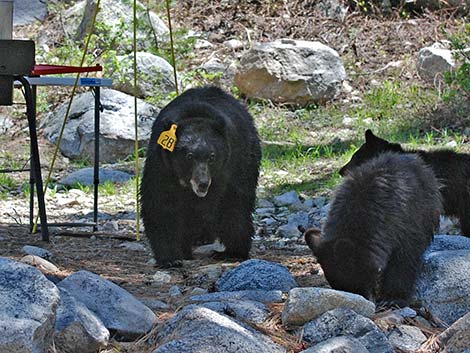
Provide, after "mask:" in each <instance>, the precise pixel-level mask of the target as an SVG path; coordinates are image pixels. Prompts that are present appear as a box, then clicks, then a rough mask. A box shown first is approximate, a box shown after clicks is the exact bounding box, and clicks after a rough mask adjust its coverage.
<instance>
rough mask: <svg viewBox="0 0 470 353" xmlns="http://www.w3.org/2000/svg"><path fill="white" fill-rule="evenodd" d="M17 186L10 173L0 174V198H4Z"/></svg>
mask: <svg viewBox="0 0 470 353" xmlns="http://www.w3.org/2000/svg"><path fill="white" fill-rule="evenodd" d="M17 187H18V184H17V181H16V180H15V179H13V178H12V177H11V176H10V175H8V174H5V173H1V174H0V198H2V199H5V198H6V197H7V196H8V195H9V193H10V191H11V190H13V189H16V188H17Z"/></svg>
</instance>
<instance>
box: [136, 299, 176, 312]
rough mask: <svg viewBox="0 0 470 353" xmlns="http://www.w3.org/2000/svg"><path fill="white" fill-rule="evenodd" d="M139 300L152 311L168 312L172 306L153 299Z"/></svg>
mask: <svg viewBox="0 0 470 353" xmlns="http://www.w3.org/2000/svg"><path fill="white" fill-rule="evenodd" d="M139 300H140V301H141V302H142V304H144V305H145V306H147V307H149V308H150V309H151V310H154V311H156V310H167V309H169V308H170V306H169V305H168V304H167V303H165V302H162V301H161V300H157V299H153V298H139Z"/></svg>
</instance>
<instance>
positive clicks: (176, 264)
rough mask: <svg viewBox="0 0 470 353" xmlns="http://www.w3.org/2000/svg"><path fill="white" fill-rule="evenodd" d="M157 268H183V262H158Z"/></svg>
mask: <svg viewBox="0 0 470 353" xmlns="http://www.w3.org/2000/svg"><path fill="white" fill-rule="evenodd" d="M155 266H157V267H160V268H170V267H181V266H183V260H157V263H156V265H155Z"/></svg>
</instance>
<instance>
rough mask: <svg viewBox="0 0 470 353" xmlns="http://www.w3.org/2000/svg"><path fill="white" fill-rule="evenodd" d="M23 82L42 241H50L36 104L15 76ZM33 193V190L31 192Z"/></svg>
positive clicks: (27, 85) (31, 93) (25, 81)
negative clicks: (37, 129) (37, 130)
mask: <svg viewBox="0 0 470 353" xmlns="http://www.w3.org/2000/svg"><path fill="white" fill-rule="evenodd" d="M15 79H17V80H18V81H20V82H21V84H22V85H23V88H24V92H25V100H26V115H27V116H28V126H29V136H30V139H31V141H30V143H31V153H32V154H31V170H32V171H33V178H34V180H35V181H36V191H37V195H38V208H39V217H40V219H41V234H42V240H44V241H49V229H48V227H47V217H46V204H45V202H44V190H43V185H42V176H41V162H40V158H39V147H38V136H37V132H36V104H34V103H35V98H34V97H33V92H32V90H31V86H30V84H29V82H28V80H27V79H26V78H24V77H23V76H15ZM31 191H32V190H31ZM33 201H34V200H33Z"/></svg>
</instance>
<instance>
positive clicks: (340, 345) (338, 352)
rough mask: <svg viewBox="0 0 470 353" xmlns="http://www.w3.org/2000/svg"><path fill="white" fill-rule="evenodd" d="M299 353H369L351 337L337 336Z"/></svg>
mask: <svg viewBox="0 0 470 353" xmlns="http://www.w3.org/2000/svg"><path fill="white" fill-rule="evenodd" d="M301 353H369V351H368V350H367V348H366V347H365V346H364V345H363V344H362V343H361V342H360V341H359V340H358V339H356V338H354V337H352V336H339V337H333V338H330V339H327V340H326V341H324V342H321V343H318V344H316V345H315V346H313V347H310V348H309V349H307V350H305V351H302V352H301Z"/></svg>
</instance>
